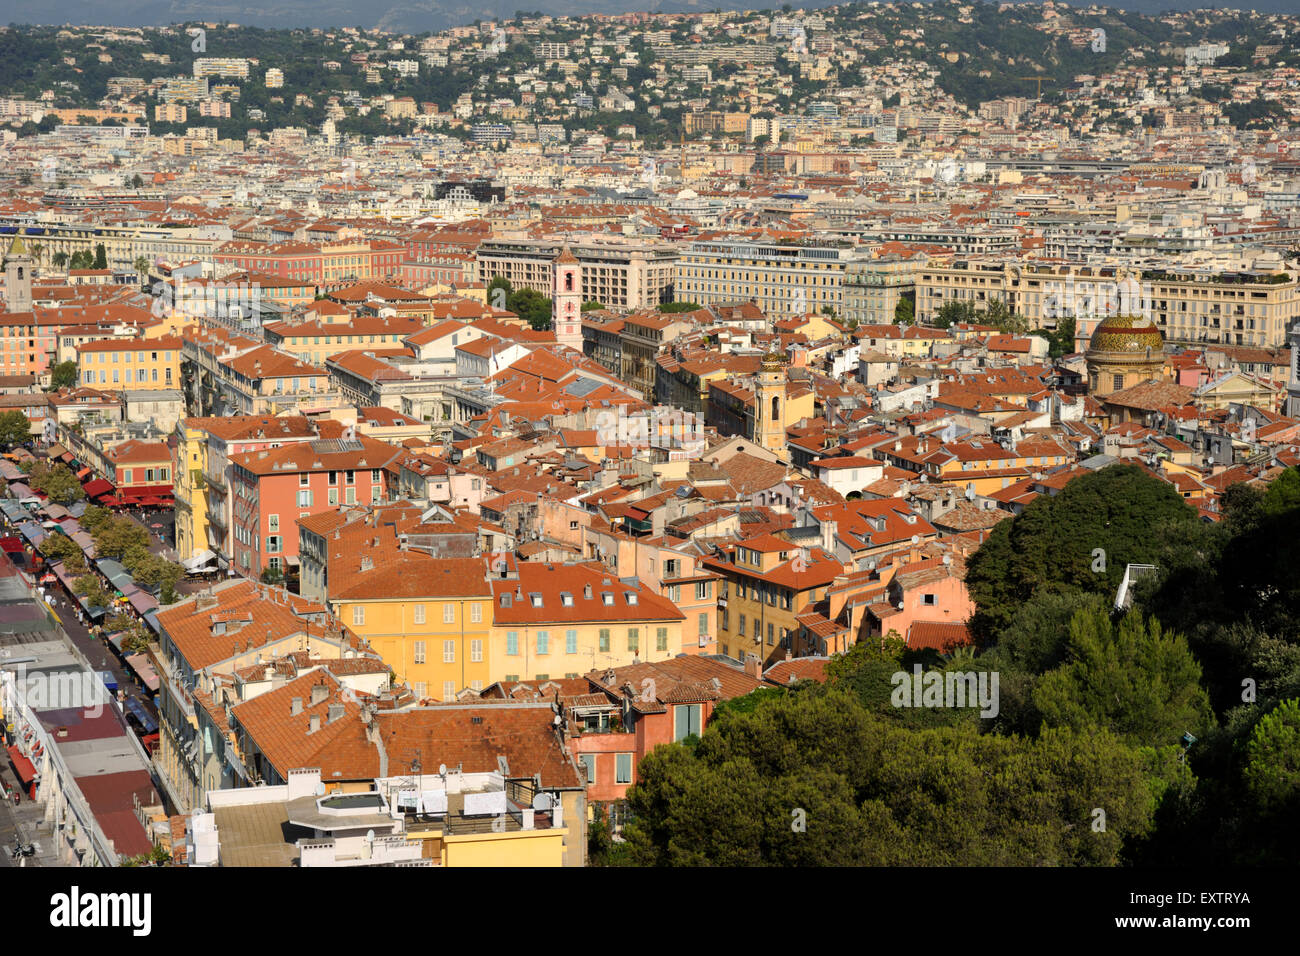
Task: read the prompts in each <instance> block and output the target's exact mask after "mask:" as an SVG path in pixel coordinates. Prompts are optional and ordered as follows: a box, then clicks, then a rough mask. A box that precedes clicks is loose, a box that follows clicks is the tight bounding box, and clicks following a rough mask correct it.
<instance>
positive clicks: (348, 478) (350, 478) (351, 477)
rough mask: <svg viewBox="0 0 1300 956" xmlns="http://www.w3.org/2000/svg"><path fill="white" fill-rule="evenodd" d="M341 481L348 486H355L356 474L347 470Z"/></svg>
mask: <svg viewBox="0 0 1300 956" xmlns="http://www.w3.org/2000/svg"><path fill="white" fill-rule="evenodd" d="M343 480H344V481H345V482H347V483H348V484H349V485H352V484H356V481H357V473H356V472H355V471H353V470H352V469H351V468H349V469H348V470H347V471H345V472H344V473H343Z"/></svg>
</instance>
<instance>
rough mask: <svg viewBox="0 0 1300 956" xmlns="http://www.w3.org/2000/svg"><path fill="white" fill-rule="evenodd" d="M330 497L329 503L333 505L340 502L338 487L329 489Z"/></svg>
mask: <svg viewBox="0 0 1300 956" xmlns="http://www.w3.org/2000/svg"><path fill="white" fill-rule="evenodd" d="M328 499H329V503H330V504H331V505H336V504H338V503H339V490H338V489H337V488H331V489H330V490H329V495H328Z"/></svg>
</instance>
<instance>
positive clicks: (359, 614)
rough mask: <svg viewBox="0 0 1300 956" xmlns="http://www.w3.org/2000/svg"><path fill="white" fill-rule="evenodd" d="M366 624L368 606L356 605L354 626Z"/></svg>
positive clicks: (353, 617) (353, 610)
mask: <svg viewBox="0 0 1300 956" xmlns="http://www.w3.org/2000/svg"><path fill="white" fill-rule="evenodd" d="M365 623H366V606H365V605H364V604H356V605H354V606H353V608H352V624H353V626H356V625H360V624H365Z"/></svg>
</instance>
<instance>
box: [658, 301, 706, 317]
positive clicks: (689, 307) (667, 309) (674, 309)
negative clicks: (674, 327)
mask: <svg viewBox="0 0 1300 956" xmlns="http://www.w3.org/2000/svg"><path fill="white" fill-rule="evenodd" d="M699 308H700V304H699V303H698V302H663V303H661V304H660V305H659V311H660V312H664V313H667V314H670V315H672V314H676V313H678V312H697V311H699Z"/></svg>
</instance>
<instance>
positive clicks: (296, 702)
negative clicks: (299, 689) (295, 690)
mask: <svg viewBox="0 0 1300 956" xmlns="http://www.w3.org/2000/svg"><path fill="white" fill-rule="evenodd" d="M301 713H302V698H301V697H295V698H294V699H293V700H291V701H289V716H290V717H297V716H298V715H299V714H301Z"/></svg>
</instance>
